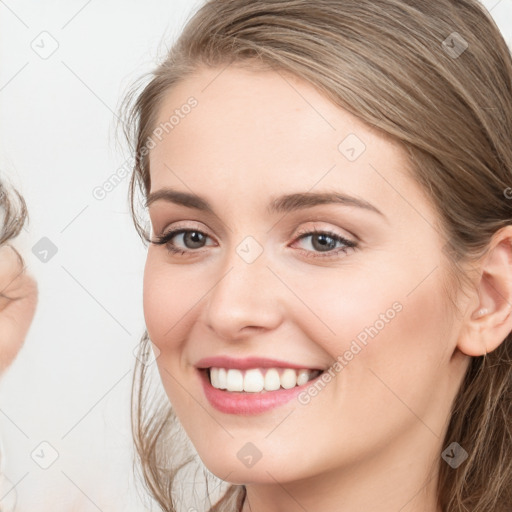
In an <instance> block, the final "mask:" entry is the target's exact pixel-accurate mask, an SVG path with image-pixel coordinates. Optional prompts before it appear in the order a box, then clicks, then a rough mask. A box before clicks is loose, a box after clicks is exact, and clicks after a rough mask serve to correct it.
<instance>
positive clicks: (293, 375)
mask: <svg viewBox="0 0 512 512" xmlns="http://www.w3.org/2000/svg"><path fill="white" fill-rule="evenodd" d="M296 385H297V372H296V371H295V370H292V369H291V368H287V369H286V370H285V371H284V372H283V374H282V375H281V386H282V387H283V388H284V389H291V388H294V387H295V386H296Z"/></svg>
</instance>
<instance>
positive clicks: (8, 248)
mask: <svg viewBox="0 0 512 512" xmlns="http://www.w3.org/2000/svg"><path fill="white" fill-rule="evenodd" d="M0 215H1V217H0V376H1V375H2V374H3V373H4V372H5V370H6V369H7V368H8V366H9V365H10V364H11V363H12V361H13V360H14V358H15V357H16V355H17V353H18V351H19V350H20V348H21V346H22V345H23V342H24V340H25V336H26V334H27V331H28V329H29V327H30V323H31V322H32V318H33V316H34V313H35V308H36V303H37V285H36V282H35V280H34V278H33V277H32V276H30V275H29V274H27V272H26V269H25V265H24V263H23V259H22V257H21V256H20V254H19V253H18V251H17V250H16V249H15V248H14V247H13V246H12V245H11V244H10V242H11V241H12V239H13V238H15V237H16V236H17V235H18V234H19V232H20V231H21V228H22V227H23V225H24V223H25V220H26V217H27V209H26V205H25V201H24V200H23V198H22V197H21V196H20V195H19V194H18V193H17V192H14V193H13V192H9V191H8V190H7V188H6V186H5V185H4V184H3V183H2V182H0ZM2 452H3V448H2V443H1V439H0V511H4V510H11V509H13V507H14V504H15V496H16V491H15V490H13V488H12V484H10V483H9V482H8V481H7V480H6V479H5V477H4V476H3V471H4V458H3V456H2Z"/></svg>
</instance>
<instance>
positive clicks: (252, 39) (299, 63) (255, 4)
mask: <svg viewBox="0 0 512 512" xmlns="http://www.w3.org/2000/svg"><path fill="white" fill-rule="evenodd" d="M229 64H237V65H248V66H250V67H252V68H257V66H261V68H262V69H263V68H264V67H265V66H266V67H267V68H269V69H275V70H278V71H285V72H289V73H291V74H293V75H294V76H297V77H299V78H301V79H303V80H305V81H307V82H309V83H311V84H313V85H314V86H315V87H316V88H317V89H318V90H319V91H320V92H321V93H322V94H324V95H325V96H326V97H327V98H328V99H330V100H331V101H332V102H333V103H334V104H336V105H338V106H340V107H342V108H344V109H346V110H348V111H349V112H350V113H352V114H353V115H355V116H357V117H358V118H359V119H361V120H363V121H364V122H366V123H367V124H368V125H371V126H372V127H375V128H377V129H378V130H380V131H381V133H382V134H383V135H386V136H388V137H391V138H393V139H394V140H396V141H398V142H399V143H400V144H401V146H402V147H403V148H404V150H405V152H406V154H407V156H408V158H409V161H410V163H411V168H412V172H413V177H414V178H415V179H416V180H417V182H418V183H419V184H420V185H421V186H422V188H423V189H424V190H425V192H426V193H427V194H428V196H429V198H430V199H431V201H432V204H433V205H434V206H435V208H436V211H437V212H438V213H439V215H440V218H441V219H442V225H441V230H442V232H441V231H440V235H441V236H443V237H445V239H446V240H447V243H446V244H445V248H446V251H445V256H447V258H446V260H447V261H448V262H449V263H450V268H451V270H453V274H454V275H455V276H457V278H461V279H464V278H465V277H467V276H465V275H464V272H463V266H462V265H461V263H462V262H471V261H476V258H479V257H480V256H481V255H482V254H484V253H485V251H486V249H487V248H488V244H489V241H490V239H491V237H492V235H493V234H494V233H495V232H496V231H497V230H498V229H500V228H501V227H504V226H506V225H508V224H511V223H512V202H511V200H510V199H508V195H507V193H506V190H507V189H508V187H509V186H511V184H512V142H511V141H512V59H511V53H510V50H509V48H508V47H507V45H506V43H505V41H504V39H503V37H502V35H501V33H500V31H499V29H498V27H497V26H496V24H495V22H494V20H493V19H492V17H491V16H490V14H489V13H488V12H487V11H486V10H485V8H484V7H483V6H482V5H481V4H480V3H479V2H478V1H477V0H436V1H435V2H425V1H423V0H315V1H314V2H311V1H309V0H258V1H253V0H210V1H208V2H207V3H206V4H204V5H203V6H202V7H201V8H200V9H199V10H198V12H197V13H196V14H195V15H194V16H193V17H192V18H191V19H190V20H189V21H188V23H187V25H186V27H185V29H184V31H183V32H182V34H181V36H180V37H179V39H178V40H177V41H176V43H175V44H174V45H173V47H172V48H171V50H170V52H169V53H168V55H167V57H166V58H165V60H164V62H162V63H161V64H160V65H159V66H158V67H157V69H156V70H155V71H154V72H153V73H152V74H151V77H150V81H149V83H147V84H145V86H144V88H143V90H142V91H141V92H140V93H136V92H135V90H133V91H132V93H131V94H130V95H129V96H128V97H127V99H126V102H125V105H124V108H125V109H126V116H125V120H126V129H127V132H126V135H127V136H128V139H129V140H130V141H133V150H134V152H135V164H134V173H133V175H132V179H131V185H130V198H131V205H132V213H133V216H134V220H135V225H136V228H137V230H138V231H139V233H140V234H141V235H142V236H143V237H144V238H145V239H146V240H147V239H148V238H147V237H148V234H147V231H146V229H145V227H144V226H143V225H142V223H141V222H140V220H139V217H138V215H139V210H138V208H137V204H138V203H137V200H136V197H137V196H138V194H139V193H140V194H142V195H143V196H145V195H146V194H147V193H148V191H149V188H150V163H149V151H148V150H147V147H146V144H147V142H148V140H150V138H151V135H152V130H154V128H155V119H156V116H157V114H158V113H159V112H158V111H159V107H160V105H161V104H162V100H163V98H164V96H165V95H166V94H167V93H168V91H169V89H171V88H172V87H173V86H174V85H176V84H177V83H178V82H179V81H182V80H184V79H186V78H187V77H188V76H190V75H191V73H193V72H195V71H196V70H197V69H198V68H199V67H200V66H211V67H214V66H215V67H217V66H222V67H224V66H227V65H229ZM509 190H512V189H509ZM148 342H149V340H148V336H147V333H146V335H145V336H144V338H143V340H142V343H141V348H140V350H141V354H143V353H144V352H145V351H147V350H148V349H149V344H148ZM511 344H512V335H510V334H509V335H508V336H507V338H506V339H505V341H504V342H503V343H502V344H501V345H500V346H499V348H497V349H496V350H494V351H493V352H492V353H490V354H487V355H485V356H482V357H474V358H472V359H471V362H470V365H469V367H468V370H467V373H466V375H465V379H464V382H463V383H462V385H461V388H460V390H459V393H458V395H457V397H456V399H455V401H454V403H453V408H452V416H451V419H449V420H450V421H449V425H448V428H447V432H446V436H445V443H444V446H448V445H449V444H450V443H451V442H452V441H456V442H458V443H459V444H460V445H461V446H462V447H463V448H465V449H466V451H467V452H468V455H469V456H468V459H467V460H466V461H465V462H464V463H463V464H462V465H461V466H459V467H458V468H457V469H452V468H451V467H449V466H448V464H446V463H444V462H442V461H441V458H440V459H439V464H440V473H439V485H438V499H439V505H440V507H441V509H442V510H443V512H463V511H472V512H489V511H490V510H492V511H493V512H510V510H512V369H511V364H512V359H511V352H512V347H511ZM148 368H150V367H147V366H145V365H144V364H141V363H138V364H137V366H136V370H135V374H134V381H133V393H132V407H133V408H132V418H133V422H132V426H133V435H134V439H135V445H136V448H137V452H138V456H139V458H140V462H141V466H142V471H143V476H144V479H145V483H146V485H147V487H148V488H149V490H150V491H151V493H152V495H153V496H154V497H155V499H156V500H157V501H158V503H159V504H160V505H161V507H162V508H163V509H164V510H167V511H174V510H176V503H177V501H176V498H175V491H174V492H173V484H176V483H177V479H176V475H177V473H178V472H179V471H180V470H181V469H184V468H186V467H187V466H188V465H189V463H193V461H194V459H195V457H194V456H193V455H191V456H190V457H189V458H188V459H187V460H184V461H183V462H182V463H181V464H178V463H177V460H178V447H179V446H180V445H179V444H178V443H177V442H174V441H173V436H175V435H177V432H178V426H177V425H178V424H179V422H178V421H177V419H176V417H175V415H174V412H173V410H172V408H171V405H170V404H169V403H168V401H167V400H165V399H163V400H162V399H161V400H160V401H158V402H156V401H155V397H154V395H150V394H149V392H148V389H149V384H150V383H149V381H150V373H149V372H148ZM150 404H153V405H152V406H151V405H150ZM191 453H192V452H191ZM205 474H206V476H208V474H207V473H205ZM244 493H245V487H244V486H239V485H232V486H230V487H229V488H228V490H227V492H226V494H225V496H224V499H223V500H221V501H220V502H219V503H218V504H217V505H216V506H215V507H214V508H212V510H218V511H232V510H236V507H239V506H240V504H241V502H242V500H243V497H244Z"/></svg>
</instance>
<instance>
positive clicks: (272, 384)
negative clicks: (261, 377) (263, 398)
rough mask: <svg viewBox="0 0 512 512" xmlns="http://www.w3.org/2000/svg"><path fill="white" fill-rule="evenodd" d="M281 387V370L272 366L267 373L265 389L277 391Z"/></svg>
mask: <svg viewBox="0 0 512 512" xmlns="http://www.w3.org/2000/svg"><path fill="white" fill-rule="evenodd" d="M280 387H281V379H280V378H279V372H278V371H277V370H276V369H275V368H270V369H269V370H267V373H266V374H265V389H266V390H267V391H275V390H276V389H279V388H280Z"/></svg>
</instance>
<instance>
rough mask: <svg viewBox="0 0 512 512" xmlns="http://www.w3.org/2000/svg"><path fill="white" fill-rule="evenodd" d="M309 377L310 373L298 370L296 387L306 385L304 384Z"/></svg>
mask: <svg viewBox="0 0 512 512" xmlns="http://www.w3.org/2000/svg"><path fill="white" fill-rule="evenodd" d="M309 375H310V372H309V371H308V370H299V373H298V374H297V386H302V385H303V384H306V382H307V381H308V380H309Z"/></svg>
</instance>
